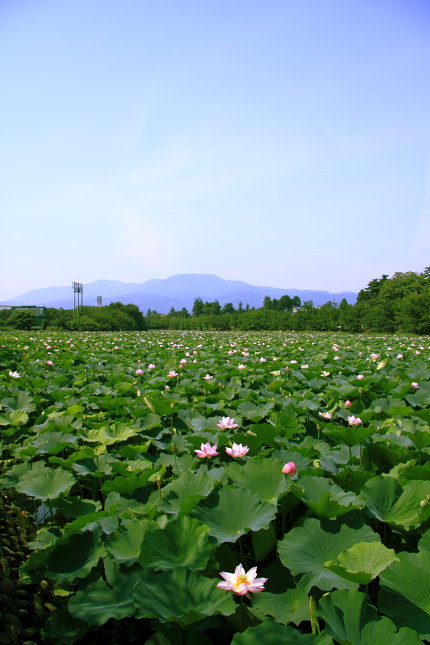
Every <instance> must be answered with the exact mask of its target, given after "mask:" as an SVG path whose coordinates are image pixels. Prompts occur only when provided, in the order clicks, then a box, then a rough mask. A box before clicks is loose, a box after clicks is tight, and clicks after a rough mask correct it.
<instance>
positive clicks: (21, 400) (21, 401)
mask: <svg viewBox="0 0 430 645" xmlns="http://www.w3.org/2000/svg"><path fill="white" fill-rule="evenodd" d="M0 406H2V407H3V408H6V410H9V412H14V411H17V412H33V410H35V409H36V406H35V405H34V402H33V399H32V398H31V395H30V394H29V393H28V392H17V393H16V394H15V396H13V397H10V398H7V399H2V400H1V401H0Z"/></svg>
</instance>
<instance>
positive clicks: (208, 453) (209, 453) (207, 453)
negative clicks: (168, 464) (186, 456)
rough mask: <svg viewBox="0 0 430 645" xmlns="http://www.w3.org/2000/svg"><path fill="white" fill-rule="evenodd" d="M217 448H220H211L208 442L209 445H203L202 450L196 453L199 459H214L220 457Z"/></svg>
mask: <svg viewBox="0 0 430 645" xmlns="http://www.w3.org/2000/svg"><path fill="white" fill-rule="evenodd" d="M217 448H218V446H211V445H210V443H209V441H208V442H207V443H202V444H201V446H200V450H194V452H195V453H196V455H197V457H200V459H204V458H205V457H207V459H211V458H212V457H215V456H216V455H219V452H217V451H216V450H217Z"/></svg>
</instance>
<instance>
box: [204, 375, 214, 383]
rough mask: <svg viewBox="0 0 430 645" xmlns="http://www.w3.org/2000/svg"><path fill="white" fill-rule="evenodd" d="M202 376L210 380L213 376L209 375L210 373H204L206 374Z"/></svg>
mask: <svg viewBox="0 0 430 645" xmlns="http://www.w3.org/2000/svg"><path fill="white" fill-rule="evenodd" d="M203 378H204V380H205V381H210V380H211V379H212V378H213V376H211V375H210V374H206V376H204V377H203Z"/></svg>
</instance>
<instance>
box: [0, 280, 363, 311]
mask: <svg viewBox="0 0 430 645" xmlns="http://www.w3.org/2000/svg"><path fill="white" fill-rule="evenodd" d="M283 295H288V296H290V297H294V296H298V297H299V298H300V300H301V301H302V302H305V301H306V300H312V302H313V304H314V306H321V305H323V304H324V303H326V302H328V301H332V302H336V303H340V302H341V300H342V299H343V298H345V300H346V301H347V302H348V303H350V304H354V303H355V301H356V298H357V294H356V293H355V292H353V291H343V292H340V293H332V292H330V291H321V290H312V289H281V288H279V287H268V286H254V285H251V284H249V283H247V282H243V281H241V280H225V279H224V278H220V277H218V276H216V275H214V274H205V273H181V274H176V275H173V276H170V277H169V278H164V279H160V278H152V279H150V280H146V281H145V282H142V283H137V282H121V281H118V280H96V281H94V282H89V283H87V284H84V291H83V302H84V305H89V306H95V305H96V304H97V296H102V298H103V304H104V305H108V304H109V303H111V302H122V303H123V304H135V305H137V306H138V307H139V308H140V309H141V310H142V311H146V310H147V309H151V310H153V311H158V312H159V313H167V312H168V311H169V310H170V309H171V308H172V307H173V308H174V309H176V310H178V309H182V307H185V308H186V309H188V310H189V311H191V308H192V306H193V303H194V300H195V299H196V298H201V299H202V300H203V301H209V302H213V301H214V300H218V301H219V303H220V304H221V306H223V305H225V304H226V303H227V302H231V303H232V304H233V305H234V306H235V307H237V306H238V304H239V303H240V302H241V303H242V305H243V306H244V307H245V306H246V305H247V304H248V305H249V306H250V307H261V306H262V304H263V300H264V298H265V296H269V297H270V298H272V299H273V298H280V297H281V296H283ZM0 304H1V305H6V306H7V305H12V306H13V305H38V306H45V307H55V308H63V309H72V308H73V290H72V286H71V285H70V287H46V288H45V289H33V290H31V291H28V292H26V293H24V294H21V295H19V296H16V297H15V298H12V299H9V300H8V301H5V302H2V303H0Z"/></svg>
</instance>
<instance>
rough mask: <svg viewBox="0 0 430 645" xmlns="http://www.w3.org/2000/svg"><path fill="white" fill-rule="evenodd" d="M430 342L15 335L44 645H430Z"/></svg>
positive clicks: (25, 496) (14, 454)
mask: <svg viewBox="0 0 430 645" xmlns="http://www.w3.org/2000/svg"><path fill="white" fill-rule="evenodd" d="M429 359H430V339H429V338H428V337H413V338H412V337H401V336H384V337H383V336H373V337H372V336H359V335H354V336H353V335H346V334H341V333H339V334H323V333H320V334H291V333H280V332H279V333H278V332H276V333H275V332H271V333H262V332H258V333H256V332H249V333H229V332H217V333H212V332H183V333H181V332H176V333H175V332H147V333H144V332H129V333H65V332H47V331H45V332H29V333H24V332H15V331H14V332H7V333H5V332H0V387H1V394H0V433H1V452H2V463H1V485H2V488H3V491H5V492H6V495H7V498H8V500H9V502H10V503H11V504H13V505H14V506H15V507H16V508H17V509H19V510H20V512H24V513H25V515H26V517H27V518H28V519H29V520H31V522H32V524H33V526H34V531H33V533H34V534H33V537H32V540H31V542H30V544H29V548H30V550H31V551H30V555H29V557H28V558H27V559H26V560H25V563H24V564H23V566H22V567H21V573H20V576H21V580H22V583H26V584H28V585H38V586H40V585H41V586H43V588H44V589H45V590H48V591H49V594H50V597H51V602H50V608H51V609H52V611H51V612H50V614H49V618H48V620H47V621H46V624H45V626H44V631H43V635H42V638H43V642H46V643H51V642H52V643H55V644H58V645H61V644H64V645H68V644H71V643H85V644H87V643H88V644H89V643H98V642H104V643H105V644H108V643H109V644H110V643H111V644H113V643H118V644H119V645H122V644H123V643H127V644H129V643H139V644H142V645H143V644H145V645H180V644H183V645H194V644H197V643H198V645H207V644H210V643H223V644H229V643H231V644H232V645H257V644H258V645H264V644H266V643H267V644H269V643H270V644H273V643H283V644H286V645H289V644H291V645H293V644H294V645H301V644H303V645H307V644H311V643H312V644H313V643H315V644H318V645H329V644H330V643H335V644H340V645H342V644H347V643H351V644H352V645H375V643H381V642H386V641H387V640H388V639H389V640H390V643H391V644H392V645H416V644H418V643H422V642H427V640H426V639H430V575H429V571H430V504H429V501H430V428H429V422H430V373H429V366H430V364H429Z"/></svg>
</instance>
